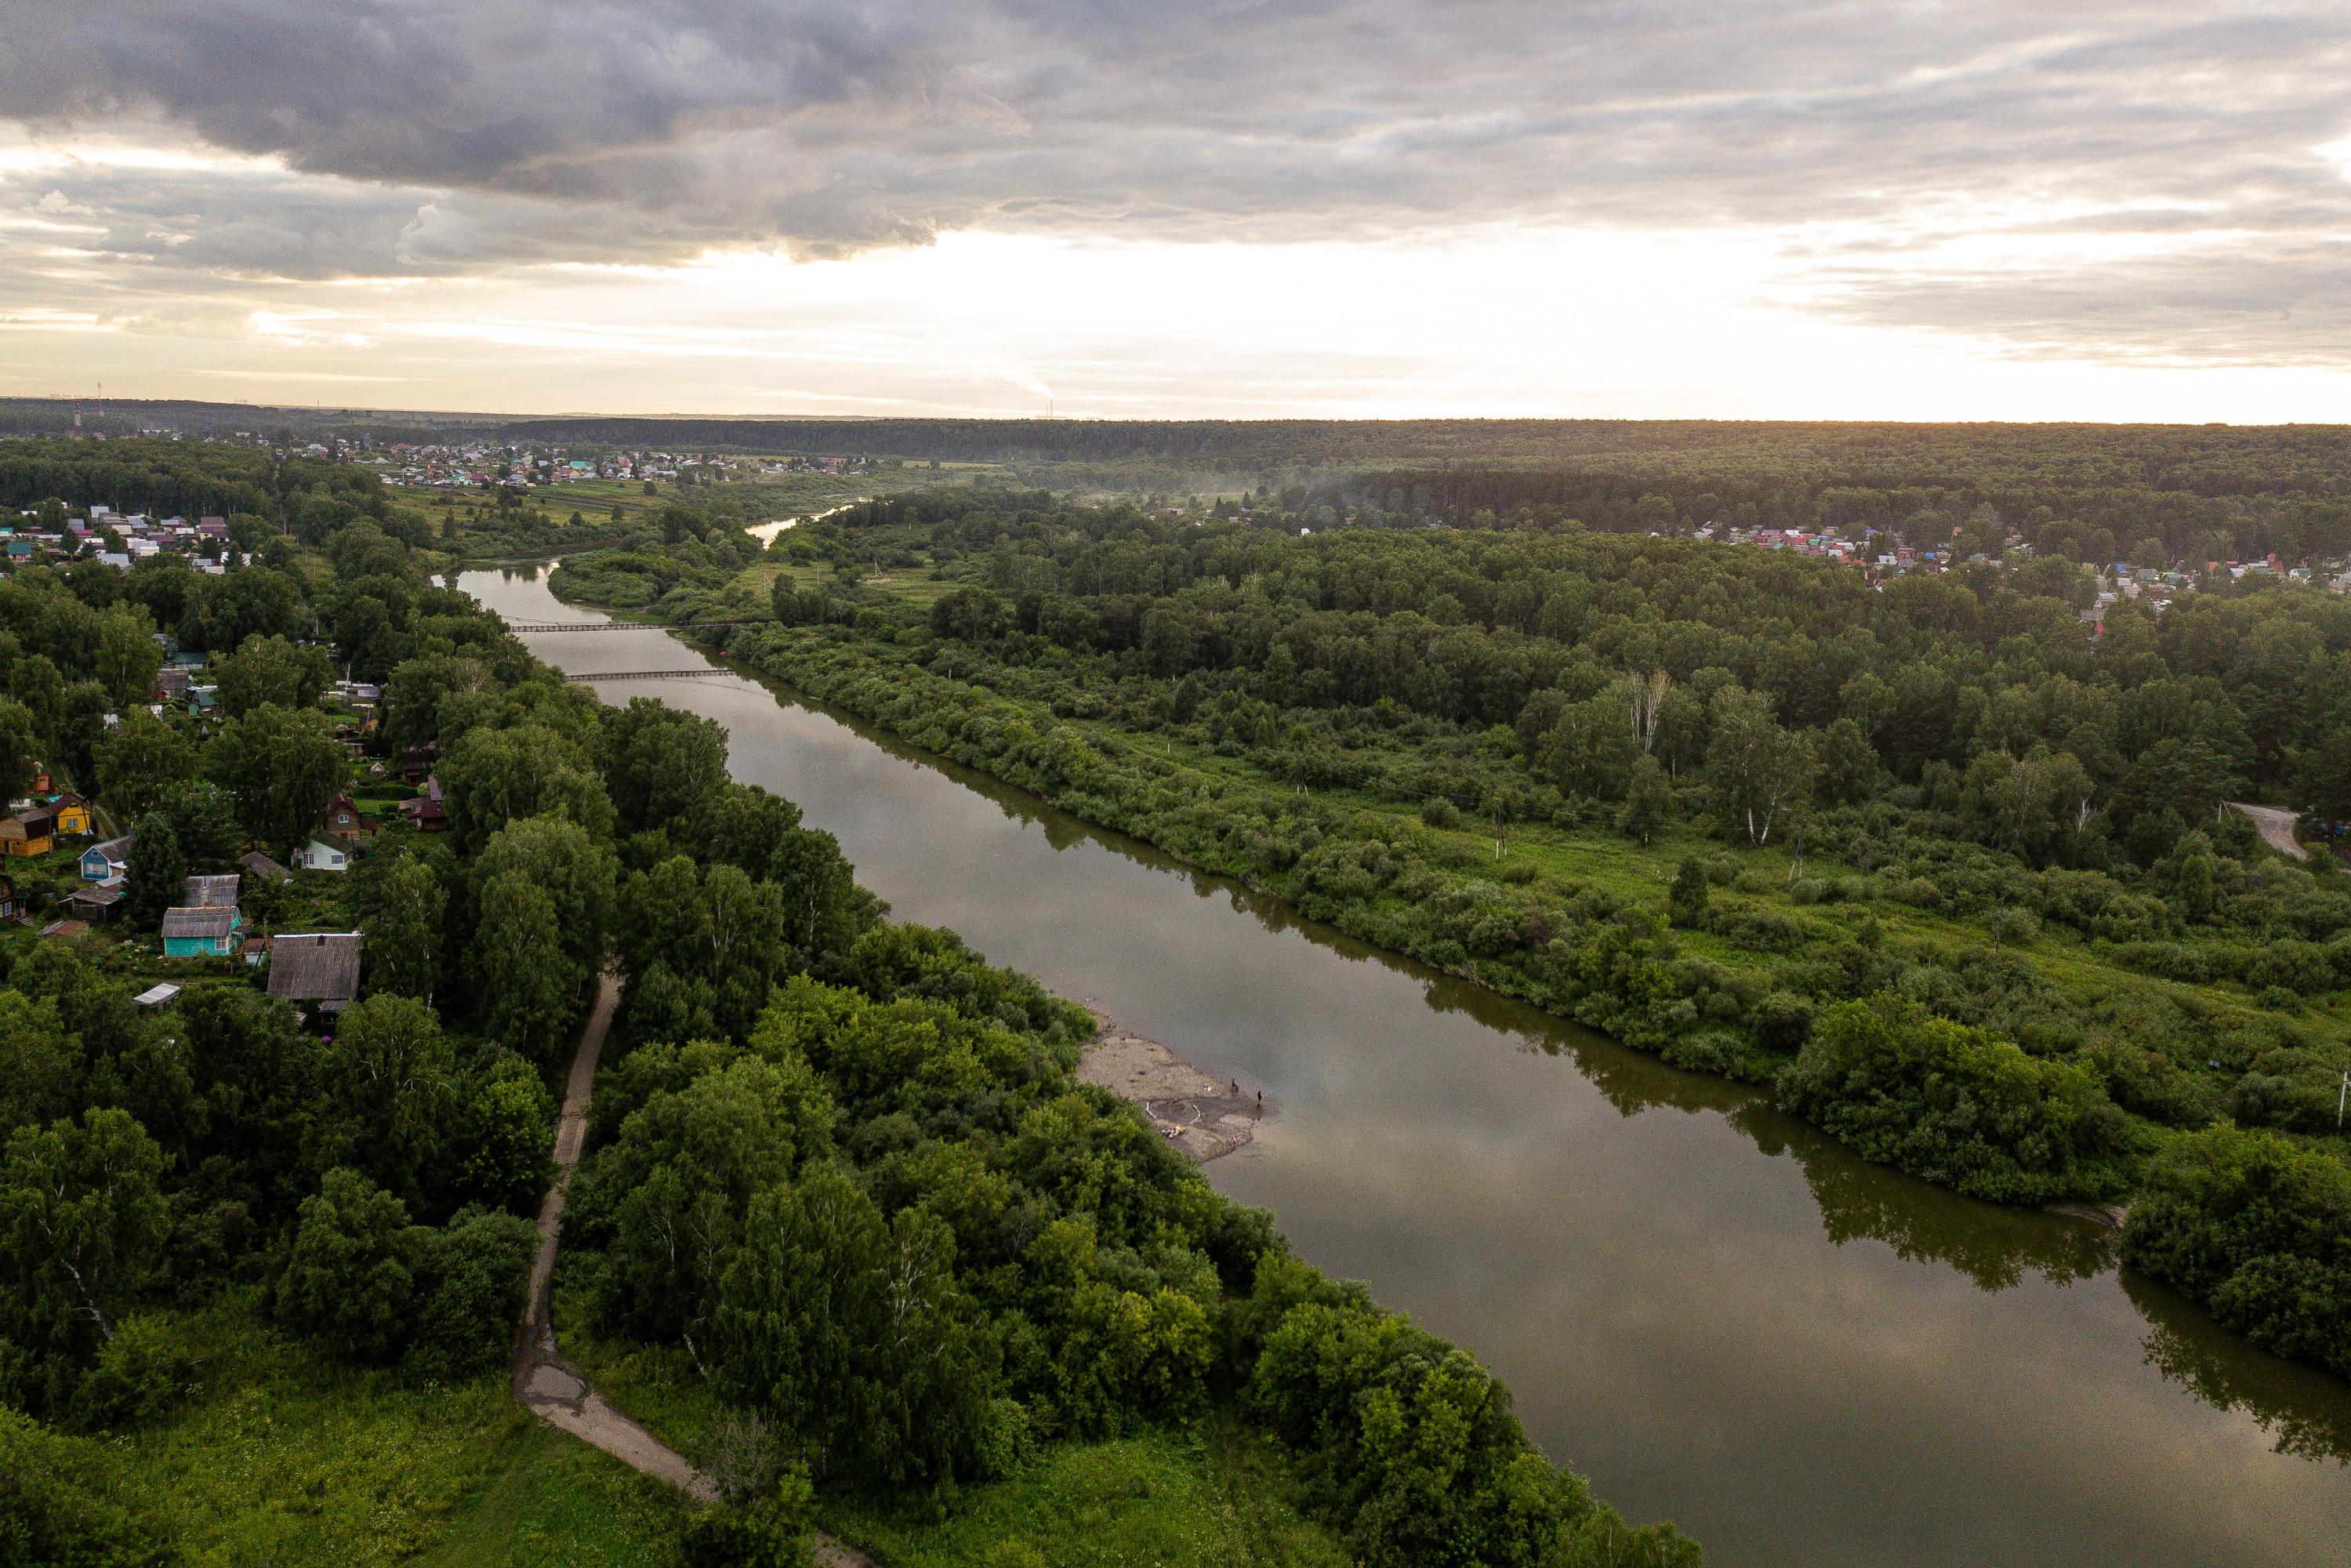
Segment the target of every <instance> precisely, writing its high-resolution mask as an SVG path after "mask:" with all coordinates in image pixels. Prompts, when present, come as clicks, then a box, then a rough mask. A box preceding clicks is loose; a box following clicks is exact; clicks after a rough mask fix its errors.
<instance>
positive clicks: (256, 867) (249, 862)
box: [236, 850, 294, 882]
mask: <svg viewBox="0 0 2351 1568" xmlns="http://www.w3.org/2000/svg"><path fill="white" fill-rule="evenodd" d="M236 863H237V864H239V865H241V866H243V867H244V868H245V874H246V875H247V876H249V877H254V878H257V879H258V880H260V881H262V882H292V881H293V880H294V873H292V872H290V871H287V869H286V868H285V867H284V866H282V865H279V864H278V863H277V862H276V861H274V860H271V859H270V858H269V857H268V856H267V855H266V854H263V853H262V852H260V851H259V850H247V851H246V852H245V853H243V854H241V855H239V856H237V857H236Z"/></svg>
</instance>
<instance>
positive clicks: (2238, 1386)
mask: <svg viewBox="0 0 2351 1568" xmlns="http://www.w3.org/2000/svg"><path fill="white" fill-rule="evenodd" d="M2122 1287H2123V1293H2124V1294H2125V1295H2126V1296H2128V1297H2129V1298H2130V1301H2131V1305H2133V1306H2135V1307H2137V1309H2138V1311H2139V1315H2140V1316H2142V1317H2144V1318H2145V1319H2147V1337H2146V1338H2145V1339H2144V1340H2143V1341H2141V1342H2140V1343H2141V1346H2142V1348H2143V1349H2144V1350H2145V1351H2146V1353H2147V1364H2148V1365H2149V1366H2152V1367H2154V1368H2155V1369H2156V1370H2157V1371H2158V1372H2160V1373H2162V1374H2163V1375H2164V1376H2166V1377H2168V1378H2169V1379H2170V1380H2171V1381H2172V1382H2174V1383H2177V1384H2180V1385H2183V1386H2185V1387H2187V1388H2189V1389H2190V1390H2191V1391H2193V1392H2194V1394H2195V1395H2196V1396H2197V1397H2198V1398H2199V1399H2201V1400H2203V1401H2204V1403H2206V1404H2207V1405H2210V1406H2213V1407H2214V1408H2215V1409H2220V1410H2235V1411H2241V1412H2242V1413H2243V1414H2244V1415H2246V1416H2250V1417H2252V1421H2253V1424H2254V1425H2256V1426H2258V1427H2261V1429H2262V1432H2264V1433H2265V1434H2267V1435H2268V1437H2269V1438H2270V1446H2271V1447H2272V1448H2274V1449H2276V1450H2277V1451H2278V1452H2279V1453H2281V1454H2290V1455H2293V1456H2294V1457H2295V1458H2304V1459H2319V1460H2324V1459H2332V1460H2334V1461H2335V1463H2336V1464H2338V1465H2351V1388H2346V1387H2345V1386H2344V1385H2342V1384H2340V1383H2337V1382H2335V1380H2334V1379H2333V1378H2330V1377H2328V1376H2327V1375H2325V1374H2324V1373H2320V1372H2314V1371H2313V1370H2311V1369H2310V1368H2308V1367H2304V1366H2296V1365H2294V1364H2293V1363H2291V1362H2287V1361H2282V1360H2280V1359H2279V1358H2278V1357H2276V1356H2273V1355H2267V1354H2262V1352H2260V1351H2257V1350H2255V1349H2253V1348H2252V1346H2250V1345H2248V1344H2247V1343H2245V1342H2244V1340H2243V1339H2242V1338H2241V1337H2240V1336H2239V1335H2237V1334H2235V1333H2231V1331H2229V1330H2227V1329H2224V1328H2222V1327H2221V1326H2220V1324H2219V1323H2216V1322H2213V1321H2212V1319H2211V1317H2210V1315H2209V1314H2207V1313H2206V1312H2204V1311H2203V1310H2202V1309H2201V1308H2199V1307H2198V1306H2197V1305H2196V1304H2195V1303H2194V1302H2192V1301H2189V1300H2188V1299H2187V1298H2186V1297H2184V1296H2182V1295H2180V1294H2179V1293H2178V1292H2177V1291H2172V1290H2169V1289H2168V1288H2167V1287H2165V1286H2162V1285H2159V1284H2157V1283H2156V1282H2155V1281H2151V1280H2147V1279H2144V1278H2142V1277H2140V1276H2139V1275H2137V1274H2134V1273H2130V1272H2128V1271H2126V1272H2125V1273H2124V1274H2123V1276H2122Z"/></svg>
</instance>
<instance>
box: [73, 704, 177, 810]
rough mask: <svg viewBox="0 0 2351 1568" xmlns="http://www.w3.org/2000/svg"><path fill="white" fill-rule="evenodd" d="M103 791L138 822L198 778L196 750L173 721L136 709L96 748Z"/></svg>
mask: <svg viewBox="0 0 2351 1568" xmlns="http://www.w3.org/2000/svg"><path fill="white" fill-rule="evenodd" d="M93 751H94V754H95V757H96V759H97V775H98V793H99V798H100V799H101V800H105V801H106V803H107V804H108V805H110V806H112V807H113V808H114V809H115V810H116V811H118V812H120V814H121V816H122V818H123V820H125V821H135V820H137V819H138V818H140V817H142V816H144V815H146V814H147V813H148V812H149V811H152V810H154V809H155V808H156V807H157V806H159V805H161V804H162V801H163V800H164V798H165V797H166V796H168V795H170V794H171V793H172V791H173V790H174V789H178V788H179V787H180V786H182V785H183V784H185V783H188V782H189V781H190V780H192V779H194V778H195V776H196V747H195V745H194V743H193V741H191V740H189V739H188V737H185V736H183V735H182V734H181V733H180V732H179V730H178V729H176V728H174V727H172V725H171V724H170V723H169V722H167V721H165V720H163V719H161V718H158V717H157V716H154V715H153V714H152V713H149V712H148V711H147V710H146V709H145V708H143V707H132V708H131V709H130V710H129V711H127V712H126V713H124V715H123V716H122V723H121V725H120V727H118V728H117V729H115V730H114V732H113V733H112V734H110V735H109V736H107V737H105V738H104V739H102V740H100V741H99V743H98V745H97V746H96V747H94V748H93Z"/></svg>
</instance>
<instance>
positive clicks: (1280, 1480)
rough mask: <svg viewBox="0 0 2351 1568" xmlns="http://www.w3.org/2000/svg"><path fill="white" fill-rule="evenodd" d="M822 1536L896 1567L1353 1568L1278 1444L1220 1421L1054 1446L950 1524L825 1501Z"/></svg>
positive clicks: (967, 1498)
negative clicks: (1300, 1501) (1313, 1515)
mask: <svg viewBox="0 0 2351 1568" xmlns="http://www.w3.org/2000/svg"><path fill="white" fill-rule="evenodd" d="M819 1512H820V1518H821V1520H822V1522H823V1524H824V1526H825V1528H826V1529H828V1530H830V1531H832V1532H833V1533H834V1534H836V1535H839V1536H841V1538H843V1539H844V1540H848V1541H852V1542H856V1543H857V1544H858V1545H860V1546H862V1547H863V1548H864V1549H865V1550H866V1551H868V1552H871V1553H872V1555H873V1556H874V1557H876V1558H877V1559H879V1560H880V1561H881V1562H883V1563H887V1564H889V1565H890V1568H1045V1565H1046V1564H1051V1568H1343V1565H1344V1564H1345V1563H1347V1562H1348V1561H1349V1559H1348V1557H1347V1554H1346V1553H1345V1552H1343V1551H1342V1550H1341V1549H1340V1547H1339V1544H1338V1542H1336V1541H1335V1540H1334V1539H1332V1536H1331V1534H1330V1533H1329V1532H1328V1531H1324V1530H1323V1529H1322V1528H1321V1527H1320V1526H1318V1525H1316V1524H1313V1523H1312V1522H1311V1521H1308V1520H1306V1519H1305V1518H1304V1517H1302V1516H1301V1514H1300V1513H1299V1511H1298V1509H1297V1505H1296V1501H1295V1483H1294V1482H1293V1481H1292V1480H1291V1479H1290V1474H1289V1471H1288V1469H1287V1467H1286V1466H1285V1465H1284V1463H1283V1461H1282V1459H1281V1457H1280V1452H1279V1450H1278V1449H1277V1448H1275V1447H1274V1446H1273V1444H1272V1443H1271V1442H1270V1440H1269V1439H1267V1438H1264V1437H1259V1436H1257V1435H1255V1434H1252V1433H1249V1432H1248V1431H1247V1430H1246V1429H1244V1428H1242V1427H1240V1426H1239V1425H1238V1423H1236V1422H1229V1421H1221V1422H1220V1421H1210V1422H1205V1423H1202V1424H1201V1425H1198V1426H1196V1427H1186V1428H1181V1429H1177V1430H1172V1431H1154V1432H1148V1433H1144V1434H1142V1435H1140V1436H1137V1437H1124V1438H1120V1439H1118V1440H1116V1441H1113V1442H1107V1443H1089V1444H1065V1445H1062V1446H1061V1447H1059V1448H1051V1449H1049V1450H1048V1451H1047V1452H1046V1453H1045V1454H1044V1455H1043V1456H1041V1457H1040V1458H1037V1459H1035V1460H1032V1461H1031V1462H1030V1463H1029V1465H1028V1466H1027V1467H1025V1468H1024V1469H1022V1470H1021V1471H1020V1473H1019V1474H1018V1475H1016V1476H1014V1477H1012V1478H1011V1479H1008V1480H1003V1481H998V1482H996V1483H993V1484H991V1485H988V1486H984V1487H975V1488H973V1489H972V1490H968V1491H967V1492H965V1493H964V1494H963V1496H962V1498H961V1500H960V1501H959V1503H958V1504H957V1505H956V1507H955V1509H954V1511H953V1512H952V1513H951V1514H950V1515H949V1517H947V1518H946V1519H944V1520H933V1519H930V1518H909V1517H907V1516H906V1515H904V1514H902V1513H893V1512H890V1511H883V1510H881V1509H877V1508H875V1507H874V1506H872V1505H871V1504H867V1503H862V1502H860V1501H857V1500H847V1499H839V1498H834V1499H829V1500H824V1501H823V1502H822V1503H821V1504H820V1509H819Z"/></svg>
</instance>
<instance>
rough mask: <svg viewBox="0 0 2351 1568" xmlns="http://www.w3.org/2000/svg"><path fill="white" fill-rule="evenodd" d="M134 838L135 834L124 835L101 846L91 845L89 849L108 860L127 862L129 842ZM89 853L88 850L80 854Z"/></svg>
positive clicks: (129, 851)
mask: <svg viewBox="0 0 2351 1568" xmlns="http://www.w3.org/2000/svg"><path fill="white" fill-rule="evenodd" d="M136 836H137V835H136V834H132V833H125V834H123V835H122V836H121V837H120V838H119V839H109V840H107V841H106V842H104V843H102V844H92V845H90V846H89V848H90V849H91V850H96V851H97V852H99V854H102V855H104V856H105V857H106V858H107V859H108V860H110V861H127V860H129V859H130V858H131V840H132V839H133V838H134V837H136ZM82 853H84V854H88V853H89V850H84V851H83V852H82Z"/></svg>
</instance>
